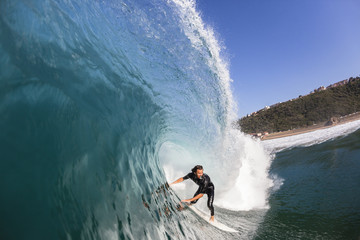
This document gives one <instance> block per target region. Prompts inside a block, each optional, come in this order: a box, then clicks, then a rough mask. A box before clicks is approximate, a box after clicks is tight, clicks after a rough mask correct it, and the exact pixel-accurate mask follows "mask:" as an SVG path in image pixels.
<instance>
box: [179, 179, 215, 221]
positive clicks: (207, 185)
mask: <svg viewBox="0 0 360 240" xmlns="http://www.w3.org/2000/svg"><path fill="white" fill-rule="evenodd" d="M189 178H190V179H191V180H193V181H194V182H195V183H196V184H197V185H199V189H198V190H197V191H196V193H195V194H194V197H195V196H196V195H199V194H200V193H206V194H207V196H208V201H207V206H208V208H209V209H210V211H211V216H214V206H213V202H214V190H215V187H214V184H213V183H212V182H211V180H210V177H209V176H208V175H207V174H205V173H204V174H203V175H202V176H201V178H200V179H199V178H197V176H196V175H195V174H194V173H192V172H191V173H189V174H188V175H186V176H185V177H183V179H184V180H186V179H189ZM198 200H199V199H197V200H194V201H192V202H191V203H196V202H197V201H198Z"/></svg>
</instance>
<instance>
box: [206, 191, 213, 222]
mask: <svg viewBox="0 0 360 240" xmlns="http://www.w3.org/2000/svg"><path fill="white" fill-rule="evenodd" d="M206 194H207V195H208V201H207V206H208V208H209V209H210V211H211V216H214V206H213V202H214V187H209V188H208V190H207V191H206Z"/></svg>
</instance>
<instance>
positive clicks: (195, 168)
mask: <svg viewBox="0 0 360 240" xmlns="http://www.w3.org/2000/svg"><path fill="white" fill-rule="evenodd" d="M197 170H203V167H202V166H201V165H196V166H195V167H193V169H191V172H193V173H196V171H197Z"/></svg>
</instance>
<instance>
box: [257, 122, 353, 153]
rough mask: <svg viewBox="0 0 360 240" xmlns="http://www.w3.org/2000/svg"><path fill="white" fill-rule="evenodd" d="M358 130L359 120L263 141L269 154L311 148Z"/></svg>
mask: <svg viewBox="0 0 360 240" xmlns="http://www.w3.org/2000/svg"><path fill="white" fill-rule="evenodd" d="M359 128H360V120H357V121H353V122H349V123H345V124H341V125H337V126H334V127H330V128H325V129H320V130H316V131H313V132H308V133H303V134H298V135H294V136H289V137H283V138H278V139H272V140H266V141H263V145H264V147H265V148H266V149H267V151H269V152H278V151H282V150H284V149H287V148H292V147H297V146H311V145H314V144H319V143H322V142H325V141H328V140H331V139H334V138H337V137H340V136H346V135H348V134H350V133H352V132H354V131H356V130H358V129H359Z"/></svg>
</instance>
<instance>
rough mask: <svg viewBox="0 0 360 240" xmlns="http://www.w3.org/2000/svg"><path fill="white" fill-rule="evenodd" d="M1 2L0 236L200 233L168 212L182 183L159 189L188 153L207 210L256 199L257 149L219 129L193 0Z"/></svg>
mask: <svg viewBox="0 0 360 240" xmlns="http://www.w3.org/2000/svg"><path fill="white" fill-rule="evenodd" d="M0 11H1V18H0V62H1V66H0V68H1V69H0V70H1V71H0V116H1V117H0V130H1V134H0V152H1V155H2V156H1V162H0V169H1V170H0V171H1V174H0V186H1V200H0V210H1V231H0V234H1V236H2V239H10V238H26V239H31V238H34V239H35V238H42V239H44V238H47V239H52V238H61V239H65V238H66V239H118V238H120V239H140V238H148V239H158V238H164V239H165V238H176V239H181V238H184V239H191V238H196V237H198V236H199V234H200V235H201V236H203V234H204V233H201V232H200V233H199V232H198V231H196V230H195V229H196V228H195V227H194V225H193V224H198V223H197V222H196V221H195V220H194V219H195V217H194V216H192V215H191V214H190V213H188V212H182V213H181V214H179V213H178V212H177V211H176V203H177V202H178V200H179V199H178V196H177V195H180V196H182V195H184V196H185V195H187V196H188V195H192V194H193V192H192V190H191V189H190V190H189V189H188V188H187V190H185V189H181V186H180V187H178V188H175V190H176V194H175V192H173V191H172V190H166V189H165V188H163V186H164V185H163V184H164V183H165V182H166V181H167V180H169V181H170V180H174V179H175V178H177V177H181V176H183V174H185V173H187V171H188V170H189V169H190V168H191V167H193V165H195V164H202V165H204V168H205V172H207V173H208V174H209V175H210V176H211V178H212V181H213V182H214V184H215V186H216V193H215V195H216V197H215V202H214V203H215V205H216V206H217V209H219V207H220V208H226V209H230V210H236V211H237V210H250V209H254V208H266V207H267V197H268V189H269V187H271V186H272V184H273V183H272V181H271V180H270V179H269V178H268V168H269V164H270V157H269V156H268V155H267V154H266V152H265V151H264V150H263V148H262V147H261V145H260V143H259V142H256V141H253V140H251V139H250V138H249V137H246V136H244V135H243V134H242V133H241V132H239V131H238V130H236V129H233V127H232V122H233V121H234V120H235V119H236V115H235V112H236V105H235V103H234V102H233V99H232V94H231V90H230V82H231V79H230V76H229V72H228V69H227V65H226V62H225V61H224V60H223V58H222V57H221V46H220V45H219V44H218V42H217V41H216V38H215V37H214V33H213V31H212V30H211V28H209V27H207V26H205V24H204V23H203V21H202V20H201V17H200V14H199V13H198V12H197V11H196V8H195V3H194V2H193V1H190V0H174V1H157V0H153V1H146V2H144V1H126V0H116V1H107V2H103V1H71V0H68V1H51V0H41V1H36V0H34V1H20V0H15V1H14V0H12V1H1V3H0ZM189 221H190V223H189ZM191 222H192V223H193V224H191ZM207 234H209V237H212V238H218V237H219V236H221V235H216V234H219V233H217V232H216V231H215V230H213V232H210V233H207ZM3 237H5V238H3Z"/></svg>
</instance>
